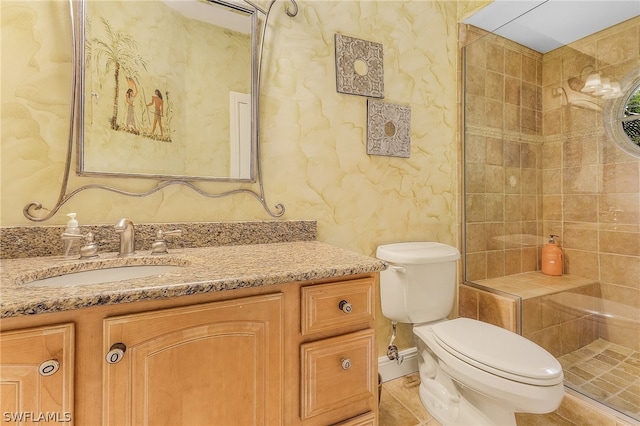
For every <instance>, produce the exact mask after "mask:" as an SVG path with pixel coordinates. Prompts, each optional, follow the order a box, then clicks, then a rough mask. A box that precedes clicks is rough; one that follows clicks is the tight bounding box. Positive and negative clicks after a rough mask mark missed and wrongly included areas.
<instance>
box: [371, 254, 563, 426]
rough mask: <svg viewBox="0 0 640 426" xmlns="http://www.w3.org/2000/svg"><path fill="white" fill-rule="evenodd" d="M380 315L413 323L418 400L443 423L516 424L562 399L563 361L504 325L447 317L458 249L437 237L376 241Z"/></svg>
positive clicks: (454, 288) (550, 407) (542, 411)
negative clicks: (382, 263)
mask: <svg viewBox="0 0 640 426" xmlns="http://www.w3.org/2000/svg"><path fill="white" fill-rule="evenodd" d="M376 257H378V258H379V259H381V260H384V261H385V262H386V263H387V264H388V268H387V269H386V270H384V271H382V272H381V275H380V301H381V304H382V313H383V315H384V316H385V317H387V318H389V319H390V320H392V321H394V322H401V323H409V324H413V333H414V335H415V337H416V346H417V349H418V371H419V374H420V388H419V394H420V400H421V401H422V403H423V405H424V406H425V408H426V409H427V411H429V413H430V414H431V415H432V416H433V417H434V418H435V419H436V420H437V421H438V422H440V423H441V424H443V425H474V426H476V425H515V424H516V420H515V413H516V412H523V413H549V412H551V411H554V410H555V409H556V408H558V406H559V405H560V403H561V402H562V397H563V396H564V385H563V373H562V367H561V366H560V363H558V361H557V360H556V359H555V358H554V357H553V356H552V355H551V354H550V353H549V352H547V351H546V350H544V349H543V348H541V347H540V346H538V345H536V344H535V343H533V342H531V341H530V340H527V339H526V338H524V337H522V336H520V335H518V334H516V333H512V332H510V331H508V330H505V329H503V328H500V327H497V326H494V325H491V324H488V323H484V322H481V321H477V320H472V319H468V318H456V319H451V320H449V319H447V318H446V317H447V315H449V313H450V312H451V309H452V308H453V303H454V300H455V293H456V287H457V285H456V277H457V272H456V263H457V261H458V259H460V252H459V251H458V249H456V248H455V247H451V246H449V245H446V244H441V243H437V242H408V243H396V244H387V245H383V246H380V247H378V249H377V251H376Z"/></svg>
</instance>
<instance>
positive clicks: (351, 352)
mask: <svg viewBox="0 0 640 426" xmlns="http://www.w3.org/2000/svg"><path fill="white" fill-rule="evenodd" d="M374 347H375V344H374V331H373V330H370V329H369V330H363V331H358V332H355V333H350V334H345V335H342V336H338V337H332V338H329V339H324V340H317V341H315V342H311V343H305V344H303V345H302V346H301V348H300V352H301V364H302V365H301V368H302V379H301V398H300V399H301V405H302V407H301V418H302V420H303V422H304V423H305V424H313V425H316V424H318V425H320V424H324V425H326V424H332V423H336V422H338V421H341V420H343V419H348V418H351V417H353V416H357V415H359V414H363V413H367V412H369V411H373V410H374V409H375V405H374V404H376V403H377V397H376V395H377V380H376V377H375V376H376V375H377V369H376V368H375V361H376V360H375V352H374Z"/></svg>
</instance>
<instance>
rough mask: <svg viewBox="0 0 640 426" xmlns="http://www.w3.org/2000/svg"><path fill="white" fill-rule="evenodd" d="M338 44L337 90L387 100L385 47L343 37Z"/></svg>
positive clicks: (337, 37) (338, 38)
mask: <svg viewBox="0 0 640 426" xmlns="http://www.w3.org/2000/svg"><path fill="white" fill-rule="evenodd" d="M335 43H336V90H337V91H338V92H339V93H347V94H350V95H360V96H368V97H372V98H384V68H383V62H382V44H380V43H374V42H372V41H366V40H361V39H357V38H353V37H349V36H343V35H340V34H336V35H335Z"/></svg>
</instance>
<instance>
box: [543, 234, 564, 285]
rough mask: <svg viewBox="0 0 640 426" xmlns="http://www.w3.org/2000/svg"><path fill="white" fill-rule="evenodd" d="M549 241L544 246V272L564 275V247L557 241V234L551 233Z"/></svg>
mask: <svg viewBox="0 0 640 426" xmlns="http://www.w3.org/2000/svg"><path fill="white" fill-rule="evenodd" d="M549 237H550V240H549V243H548V244H546V245H545V246H544V247H543V248H542V273H543V274H546V275H555V276H558V275H562V261H563V255H562V249H561V248H560V247H559V246H558V244H557V243H556V240H555V237H557V235H553V234H552V235H550V236H549Z"/></svg>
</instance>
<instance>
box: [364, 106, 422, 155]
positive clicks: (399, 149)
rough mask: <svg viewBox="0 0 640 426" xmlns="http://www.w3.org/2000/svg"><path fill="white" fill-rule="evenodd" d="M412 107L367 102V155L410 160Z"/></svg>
mask: <svg viewBox="0 0 640 426" xmlns="http://www.w3.org/2000/svg"><path fill="white" fill-rule="evenodd" d="M410 148H411V107H409V106H405V105H395V104H390V103H388V102H384V101H381V100H378V99H368V100H367V154H370V155H387V156H391V157H404V158H409V154H410Z"/></svg>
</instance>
